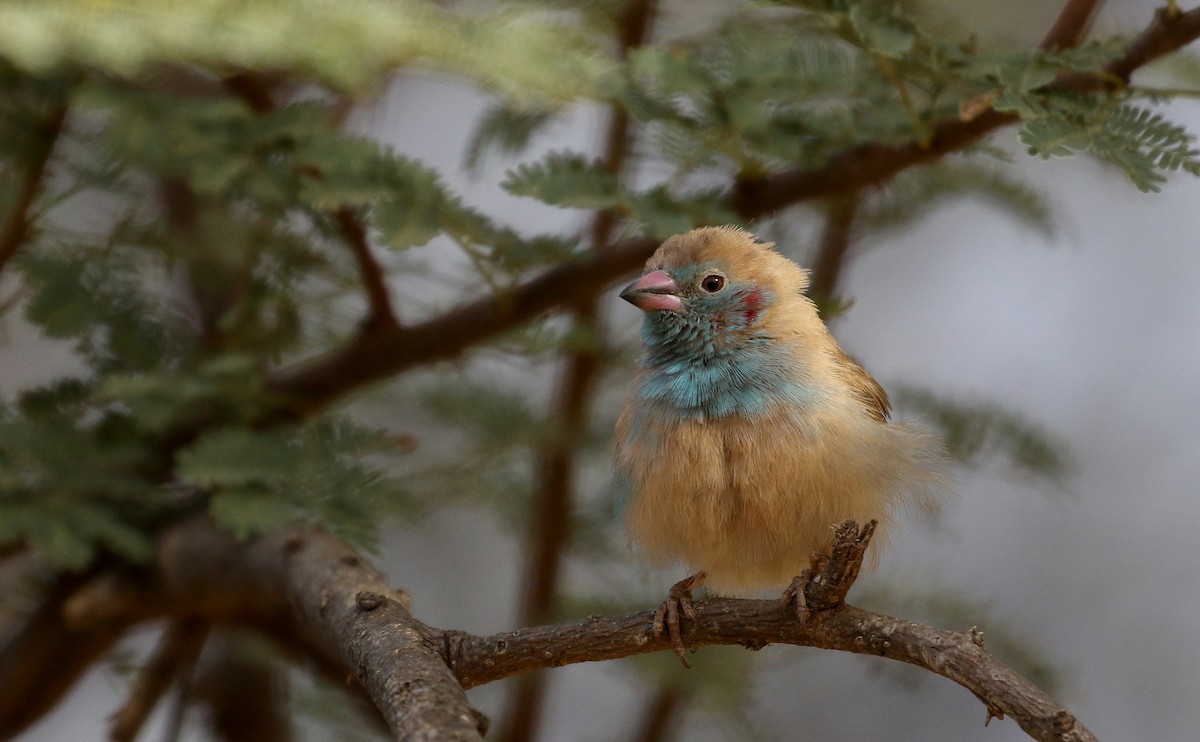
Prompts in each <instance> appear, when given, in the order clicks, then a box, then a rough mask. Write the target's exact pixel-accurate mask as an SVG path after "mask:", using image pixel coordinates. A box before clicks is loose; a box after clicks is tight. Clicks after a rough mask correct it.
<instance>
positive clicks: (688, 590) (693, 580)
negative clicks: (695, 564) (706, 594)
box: [654, 572, 708, 668]
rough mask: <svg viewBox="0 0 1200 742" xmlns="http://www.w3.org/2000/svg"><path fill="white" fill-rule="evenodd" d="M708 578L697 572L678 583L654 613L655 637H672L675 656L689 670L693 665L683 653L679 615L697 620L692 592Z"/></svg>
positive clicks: (672, 587)
mask: <svg viewBox="0 0 1200 742" xmlns="http://www.w3.org/2000/svg"><path fill="white" fill-rule="evenodd" d="M707 576H708V575H707V574H705V573H704V572H697V573H696V574H694V575H692V576H690V577H685V578H683V579H682V580H680V581H679V582H676V583H675V584H674V585H672V586H671V592H669V593H667V599H666V600H664V601H663V602H662V605H660V606H659V607H658V609H657V610H655V611H654V635H655V636H659V635H660V634H664V633H665V634H666V635H667V636H669V637H671V648H672V649H674V650H675V656H676V657H678V658H679V661H680V662H682V663H683V666H684V667H688V668H690V667H691V664H690V663H688V661H687V657H685V656H684V652H683V650H684V646H683V634H682V633H681V632H680V629H679V614H680V612H682V613H683V615H684V617H686V618H690V619H695V618H696V609H695V608H693V607H692V590H694V589H695V588H698V587H700V586H701V585H703V584H704V578H706V577H707ZM692 651H695V650H692Z"/></svg>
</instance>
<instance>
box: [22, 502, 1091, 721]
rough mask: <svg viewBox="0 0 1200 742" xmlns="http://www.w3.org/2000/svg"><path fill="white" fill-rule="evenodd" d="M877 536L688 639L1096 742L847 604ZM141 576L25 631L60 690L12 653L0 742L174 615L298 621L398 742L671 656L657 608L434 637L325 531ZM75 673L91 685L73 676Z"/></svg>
mask: <svg viewBox="0 0 1200 742" xmlns="http://www.w3.org/2000/svg"><path fill="white" fill-rule="evenodd" d="M871 530H872V529H871V527H870V525H868V526H867V527H865V528H863V529H862V530H859V529H858V528H857V527H855V526H854V524H853V523H850V522H847V523H843V524H842V525H840V526H839V527H838V528H837V529H836V530H835V532H834V542H833V545H832V548H831V549H830V550H829V554H830V555H831V556H830V557H829V558H828V559H827V560H824V561H823V562H822V563H821V564H820V565H819V567H818V568H816V569H815V570H814V574H813V576H812V579H811V580H810V581H809V582H808V584H807V585H806V586H805V589H804V595H805V603H806V604H807V606H808V609H809V610H808V614H807V616H806V619H805V621H804V623H803V624H801V622H799V621H797V620H796V616H795V612H794V611H792V610H783V609H781V606H780V603H779V601H771V600H735V599H728V598H710V599H708V600H703V601H700V602H697V603H696V604H695V607H696V619H695V621H688V622H687V623H686V624H685V627H684V639H685V641H686V642H687V643H689V644H690V645H691V646H693V647H700V646H706V645H711V644H736V645H741V646H744V647H747V648H750V649H759V648H761V647H764V646H766V645H767V644H794V645H797V646H809V647H818V648H823V649H839V650H842V651H847V652H854V653H856V654H871V655H877V656H881V657H887V658H888V659H893V660H897V661H900V662H906V663H909V664H913V665H917V666H919V667H923V668H925V669H927V670H930V671H932V672H935V673H937V674H939V675H942V676H944V677H946V678H949V679H950V680H953V681H954V682H956V683H958V684H960V685H962V686H963V687H965V688H967V689H968V690H970V691H971V692H973V693H974V694H975V695H976V696H977V697H978V698H979V699H980V700H981V701H983V702H984V704H985V705H986V706H987V708H988V713H989V715H990V716H1003V715H1008V716H1012V717H1013V718H1014V719H1015V720H1016V721H1017V723H1018V724H1020V726H1021V728H1022V729H1024V730H1025V731H1026V732H1027V733H1029V734H1030V736H1032V737H1034V738H1035V739H1038V740H1046V741H1047V742H1049V741H1050V740H1054V741H1055V742H1064V741H1067V742H1089V741H1094V739H1095V738H1094V737H1093V736H1092V735H1091V733H1090V732H1088V731H1087V729H1085V728H1084V727H1083V726H1082V725H1081V724H1079V723H1078V722H1077V721H1076V720H1075V718H1074V717H1073V716H1072V715H1071V714H1070V713H1069V712H1067V710H1066V709H1064V708H1063V707H1061V706H1060V705H1058V704H1057V703H1056V702H1054V701H1053V700H1052V699H1051V698H1049V697H1048V696H1046V695H1045V694H1044V693H1042V692H1041V691H1040V690H1038V689H1037V688H1036V687H1035V686H1034V685H1033V684H1031V683H1030V682H1029V681H1027V680H1025V679H1024V678H1022V677H1021V676H1020V675H1018V674H1017V673H1016V672H1014V671H1012V670H1011V669H1009V668H1008V667H1006V666H1005V665H1003V664H1002V663H1001V662H1000V661H999V660H997V659H996V658H995V657H993V656H992V655H990V654H989V653H987V652H986V651H984V649H983V646H982V640H981V635H980V634H979V633H978V632H975V631H971V632H955V631H943V630H940V629H935V628H932V627H929V626H922V625H921V624H917V623H914V622H912V621H906V620H902V619H899V618H893V617H891V616H885V615H881V614H876V613H870V612H868V611H864V610H861V609H859V608H854V607H852V606H849V605H846V604H845V602H844V599H845V595H846V592H847V590H849V588H850V586H851V585H852V584H853V582H854V580H855V578H856V577H857V575H858V569H859V567H860V566H861V564H862V557H863V554H864V553H865V551H866V548H867V546H868V544H869V538H870V535H871ZM107 574H113V573H111V572H110V573H107ZM137 577H139V579H129V580H126V581H121V580H119V579H116V580H113V579H100V580H98V581H92V582H89V583H87V587H86V588H85V589H84V590H82V591H80V590H79V589H78V588H79V583H78V581H77V582H74V583H72V584H70V585H62V586H60V587H59V588H58V589H57V590H56V591H55V595H54V596H53V598H54V599H53V600H48V601H47V602H46V603H45V604H44V606H43V609H41V610H39V611H38V613H37V614H36V615H35V619H36V620H35V621H31V622H30V623H29V625H28V627H27V631H34V632H39V633H40V636H41V637H42V640H41V641H40V642H38V643H37V646H39V647H40V648H41V651H42V652H46V651H48V648H53V647H58V646H61V647H63V650H62V651H61V652H58V653H55V654H54V655H53V657H51V658H50V659H52V660H53V662H47V658H46V657H43V656H34V655H26V657H25V659H27V660H28V662H27V663H25V664H23V665H22V667H20V668H19V670H20V672H21V673H22V679H24V680H37V681H39V682H42V683H54V684H56V689H55V691H54V693H55V694H57V695H54V694H48V693H47V691H45V690H44V689H43V688H41V687H40V686H36V685H32V684H30V685H22V684H20V683H18V682H11V681H12V680H14V679H12V678H5V673H12V672H14V664H13V663H14V661H19V659H20V658H19V657H16V656H15V655H14V651H16V650H14V649H13V648H14V647H17V648H20V647H25V648H28V647H29V646H30V645H29V643H28V642H24V641H20V642H17V643H15V644H13V643H10V645H9V647H8V648H6V649H5V652H4V653H3V655H0V688H5V689H6V690H13V689H17V690H19V689H22V688H25V689H29V692H26V693H23V694H22V693H6V694H4V695H0V712H2V713H0V720H3V722H4V724H3V725H2V726H0V732H2V733H3V734H4V735H5V736H8V737H11V736H13V735H14V734H15V733H16V731H19V730H20V729H21V728H22V727H21V726H19V725H16V724H14V723H13V720H14V719H15V718H16V717H14V716H13V713H14V712H13V708H12V707H13V705H14V701H15V702H16V704H17V707H18V708H21V706H20V704H22V703H30V704H36V706H37V707H38V708H40V709H42V710H44V709H45V708H47V707H48V706H50V705H53V703H52V701H55V700H57V698H59V697H60V696H61V693H63V692H65V690H66V689H67V688H68V687H69V682H64V680H63V679H62V678H60V677H59V676H58V675H56V674H55V673H61V672H62V671H63V667H64V665H66V666H68V667H70V666H72V665H71V663H72V662H75V663H78V664H79V665H80V666H81V667H87V666H88V665H90V664H91V662H93V661H94V660H95V658H96V657H97V656H98V652H97V651H95V650H94V649H93V650H90V651H89V652H88V654H87V655H86V657H85V658H84V659H81V660H76V659H74V653H75V651H77V650H80V649H84V650H86V649H87V647H88V646H92V647H96V646H99V645H100V644H101V643H100V642H99V639H100V638H105V639H108V640H109V641H107V642H105V643H103V644H102V646H103V647H105V648H106V647H107V646H110V645H111V642H112V641H115V640H116V638H119V635H120V634H119V633H118V634H116V635H115V636H114V634H113V629H112V627H114V626H120V627H122V631H123V630H124V629H126V628H128V627H130V626H133V625H134V624H136V623H138V622H140V621H144V620H148V619H151V618H158V617H162V616H164V615H166V616H172V617H176V618H191V619H199V620H203V621H206V622H229V623H236V624H241V625H247V626H261V625H263V624H264V623H266V624H268V625H269V624H270V622H271V621H272V620H276V619H277V618H278V616H279V615H281V614H283V615H291V616H292V617H293V618H294V619H295V626H296V629H297V630H298V631H299V632H300V633H301V634H302V635H303V636H305V637H306V640H307V641H308V642H310V646H311V647H312V650H311V651H312V652H313V653H314V654H315V655H317V656H318V657H321V656H327V655H332V656H335V657H337V658H339V661H340V662H341V663H342V664H343V665H344V666H345V667H347V668H350V671H351V672H352V673H353V674H354V675H355V676H356V677H357V678H358V679H359V680H360V681H361V682H362V683H363V685H364V686H365V687H366V688H367V689H368V691H369V692H370V695H371V697H372V699H373V700H374V702H375V704H376V706H377V707H378V708H379V709H380V710H381V711H382V713H383V715H384V717H385V718H386V719H387V722H388V725H389V727H390V728H391V730H392V733H393V734H394V735H395V737H396V738H398V739H433V738H435V735H436V738H437V739H447V740H468V739H469V740H478V739H479V738H480V734H481V732H482V729H483V727H484V726H485V722H484V721H483V720H482V719H481V717H480V716H479V715H478V713H477V712H475V711H474V710H473V709H471V707H470V705H469V704H468V703H467V700H466V697H465V695H464V693H463V689H464V688H472V687H475V686H478V685H482V684H484V683H489V682H493V681H496V680H500V679H502V678H506V677H510V676H513V675H518V674H521V673H525V672H529V671H531V670H537V669H543V668H549V667H559V666H562V665H568V664H573V663H577V662H593V661H601V660H610V659H616V658H619V657H627V656H630V655H634V654H644V653H647V652H658V651H664V650H669V649H670V648H671V645H670V641H669V640H668V639H667V638H666V637H664V636H660V635H655V634H654V632H653V629H652V628H651V625H652V612H651V611H642V612H638V613H632V614H629V615H626V616H609V617H602V616H592V617H589V618H585V619H582V620H579V621H572V622H568V623H562V624H556V625H549V626H536V627H532V628H523V629H520V630H518V631H511V632H504V633H500V634H493V635H489V636H476V635H473V634H468V633H465V632H461V631H453V630H442V629H435V628H432V627H429V626H427V625H425V624H424V623H422V622H420V621H418V620H417V619H415V618H413V616H412V614H411V613H410V611H409V608H408V596H407V595H406V594H405V593H404V592H403V591H399V590H394V589H392V588H390V587H388V585H387V582H386V580H385V579H384V577H383V575H382V574H380V573H379V572H378V571H377V570H375V569H374V568H372V567H370V566H368V565H367V564H366V563H365V562H364V561H363V560H362V558H361V557H359V556H358V554H357V553H356V552H355V551H354V550H353V549H352V548H351V547H350V546H348V545H347V544H345V543H344V542H342V541H341V540H340V539H337V538H336V537H333V536H331V535H329V534H327V533H325V532H323V531H320V530H317V529H313V528H305V527H294V528H291V529H287V530H285V531H283V532H280V533H276V534H273V535H269V536H263V537H260V538H257V539H254V540H251V541H249V542H244V543H243V542H238V541H237V540H236V539H234V538H233V537H232V536H230V535H229V534H227V533H225V532H223V531H221V530H219V529H218V528H217V527H216V526H215V525H214V524H213V523H212V522H211V521H209V520H207V519H205V518H198V519H195V520H193V521H190V522H188V523H185V524H182V525H179V526H176V527H174V528H173V529H171V530H170V531H169V532H168V533H167V534H165V536H164V538H163V539H162V540H161V543H160V546H159V552H158V556H157V559H156V562H155V563H154V564H153V565H152V566H151V567H150V568H149V569H148V571H147V572H144V573H140V574H139V575H137ZM67 596H70V599H69V600H68V599H67ZM80 624H85V625H88V626H92V627H97V628H95V629H93V631H92V632H91V633H90V634H88V635H84V636H85V637H86V636H90V643H84V642H83V641H82V638H83V637H81V635H80V634H79V633H78V632H80V629H78V628H73V627H76V626H78V625H80ZM268 633H269V632H268ZM64 637H66V638H67V640H68V641H63V638H64ZM58 663H62V664H58ZM67 675H68V676H69V678H70V679H71V680H73V679H74V678H75V677H78V673H73V671H70V670H68V672H67ZM30 693H32V695H31V694H30ZM51 695H53V697H51ZM13 696H15V698H13ZM39 713H40V712H39ZM35 718H37V715H36V713H34V712H33V711H32V710H26V711H24V715H23V716H22V717H21V719H23V721H24V723H26V724H27V723H28V722H29V721H31V720H32V719H35Z"/></svg>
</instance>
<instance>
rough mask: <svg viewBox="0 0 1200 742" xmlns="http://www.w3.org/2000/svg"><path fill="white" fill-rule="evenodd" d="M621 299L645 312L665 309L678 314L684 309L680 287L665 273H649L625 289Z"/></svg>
mask: <svg viewBox="0 0 1200 742" xmlns="http://www.w3.org/2000/svg"><path fill="white" fill-rule="evenodd" d="M621 298H622V299H624V300H625V301H627V302H629V303H630V304H632V305H634V306H635V307H637V308H638V309H641V310H642V311H643V312H649V311H651V310H654V309H663V310H666V311H668V312H678V311H679V310H680V309H681V308H682V307H683V299H681V298H679V286H678V284H676V283H675V279H673V278H671V277H670V276H669V275H667V273H666V272H665V271H654V272H653V273H647V274H646V275H644V276H642V277H641V278H639V279H638V280H636V281H634V282H633V283H631V284H629V285H628V286H626V287H625V290H624V291H622V292H621Z"/></svg>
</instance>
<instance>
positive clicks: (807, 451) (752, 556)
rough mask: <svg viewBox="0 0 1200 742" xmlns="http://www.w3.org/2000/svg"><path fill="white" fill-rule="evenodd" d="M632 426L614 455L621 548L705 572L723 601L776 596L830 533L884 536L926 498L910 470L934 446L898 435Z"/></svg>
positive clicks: (879, 430)
mask: <svg viewBox="0 0 1200 742" xmlns="http://www.w3.org/2000/svg"><path fill="white" fill-rule="evenodd" d="M840 417H842V419H843V420H845V417H844V416H840ZM650 419H651V420H652V419H653V418H652V417H651V418H650ZM639 422H640V423H642V424H644V429H643V430H642V431H641V434H640V435H639V436H637V439H636V440H635V441H634V442H633V443H632V444H631V445H627V446H625V447H623V449H622V450H620V451H618V467H620V468H621V469H622V470H623V473H624V474H625V475H626V476H627V477H628V479H629V482H630V484H631V485H632V489H633V496H632V498H631V499H630V502H629V504H628V507H627V510H626V518H627V525H628V528H629V533H630V535H631V538H632V539H633V541H634V542H635V543H637V544H638V545H639V546H640V547H641V548H642V549H643V550H644V551H645V553H646V554H647V556H648V557H650V558H651V559H653V560H655V561H658V562H660V563H662V562H672V561H677V562H682V563H683V564H684V565H686V566H687V567H688V568H689V569H691V570H695V571H699V570H703V571H705V572H707V573H708V580H707V584H708V585H709V586H710V587H711V588H712V589H713V590H714V591H716V592H718V593H722V594H726V595H728V594H744V593H747V592H755V591H757V590H761V589H764V588H782V587H783V586H785V585H787V584H788V582H790V580H791V578H792V577H794V576H795V575H797V574H799V573H800V571H801V570H802V569H804V568H805V567H806V566H807V565H808V561H809V555H810V554H811V553H812V552H813V551H821V550H824V549H825V548H826V547H827V545H828V543H829V539H830V535H831V528H832V526H833V525H835V524H836V523H839V522H841V521H842V520H845V519H847V518H853V519H855V520H857V521H859V522H865V521H867V520H870V519H872V518H874V519H878V520H879V521H880V524H881V526H883V525H884V524H885V523H886V518H887V516H888V515H889V512H890V511H891V510H892V508H893V506H894V505H895V504H896V503H897V501H898V500H900V499H903V498H904V497H905V495H906V494H914V495H918V496H920V494H921V490H922V489H926V488H927V487H926V485H928V487H934V486H936V483H935V482H933V481H932V480H931V478H930V475H929V470H928V468H927V463H928V462H925V464H926V465H922V463H921V462H918V461H917V460H916V459H919V458H921V457H922V456H924V455H925V454H924V453H923V452H925V451H926V450H927V449H928V450H930V451H931V450H932V448H931V446H932V442H931V441H930V440H929V439H928V438H926V437H925V436H924V435H923V434H921V433H919V432H916V431H914V430H912V429H911V428H908V427H907V426H904V425H884V424H880V423H878V422H875V421H871V420H863V421H862V422H859V421H857V420H850V421H846V422H841V421H838V420H837V419H836V418H834V417H832V416H830V417H828V418H820V417H813V416H806V419H804V420H803V421H801V420H798V419H796V418H795V417H793V416H790V415H788V414H772V415H763V416H755V417H754V418H753V419H748V418H741V417H738V416H731V417H728V418H724V419H721V420H708V421H694V422H682V423H681V422H675V423H674V424H672V425H655V424H654V423H653V422H650V421H648V420H647V421H639ZM851 441H853V442H854V444H853V445H852V444H851ZM668 452H670V454H669V455H668ZM930 455H932V456H934V457H936V453H931V454H930ZM922 472H923V473H922ZM914 474H916V475H917V477H918V479H917V480H912V479H911V477H913V476H914ZM905 477H909V478H910V479H908V480H906V479H905ZM902 482H907V483H909V484H911V485H912V486H909V487H903V486H901V483H902Z"/></svg>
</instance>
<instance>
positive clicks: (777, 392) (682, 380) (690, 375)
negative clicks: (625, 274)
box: [637, 311, 815, 419]
mask: <svg viewBox="0 0 1200 742" xmlns="http://www.w3.org/2000/svg"><path fill="white" fill-rule="evenodd" d="M642 339H643V344H644V353H643V357H642V365H643V366H644V367H645V369H646V373H645V375H644V376H643V377H642V383H641V385H640V388H639V389H638V390H637V397H638V399H642V400H646V401H648V402H657V403H660V404H665V405H667V406H669V407H671V408H673V409H674V410H675V411H677V412H678V413H679V414H681V415H682V416H684V417H685V418H688V419H712V418H722V417H726V416H729V415H733V414H743V415H753V414H754V413H757V412H760V411H763V410H765V409H767V408H770V407H773V406H775V405H777V404H787V405H792V406H795V407H806V406H808V405H809V404H811V403H812V402H813V400H814V398H815V393H814V392H813V390H812V389H811V388H806V386H805V385H804V384H803V378H804V369H803V368H798V367H797V365H796V361H795V359H794V356H793V355H792V354H791V353H789V352H788V351H787V348H785V347H781V346H780V345H779V344H778V343H775V342H772V338H771V337H770V336H769V335H767V334H766V333H765V332H763V331H758V332H751V333H749V334H748V335H743V336H742V337H741V338H739V339H737V340H736V341H730V339H729V338H728V337H726V338H721V337H720V335H719V334H718V331H717V329H716V328H714V327H712V326H711V325H697V324H695V323H694V322H690V321H688V319H687V318H684V317H681V316H680V315H678V314H676V313H674V312H665V311H656V312H650V313H648V314H647V315H646V318H645V321H644V323H643V325H642ZM722 339H723V340H725V342H719V340H722Z"/></svg>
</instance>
